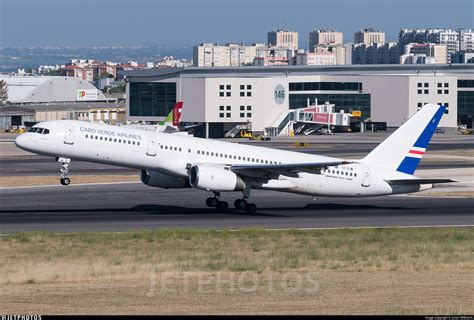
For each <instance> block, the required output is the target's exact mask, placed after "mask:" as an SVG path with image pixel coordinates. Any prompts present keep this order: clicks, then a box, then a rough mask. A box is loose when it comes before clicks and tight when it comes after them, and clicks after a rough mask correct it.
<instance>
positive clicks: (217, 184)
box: [188, 164, 245, 192]
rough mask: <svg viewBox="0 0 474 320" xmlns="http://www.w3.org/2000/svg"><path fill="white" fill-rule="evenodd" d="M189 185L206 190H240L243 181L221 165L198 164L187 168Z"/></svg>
mask: <svg viewBox="0 0 474 320" xmlns="http://www.w3.org/2000/svg"><path fill="white" fill-rule="evenodd" d="M188 177H189V184H190V185H191V187H193V188H196V189H201V190H206V191H217V192H219V191H242V190H244V188H245V183H244V181H243V180H242V179H241V178H240V177H239V176H238V175H236V174H235V173H233V172H232V171H230V170H229V168H226V167H225V166H222V165H213V164H209V165H208V164H205V165H203V164H199V165H194V166H192V167H191V169H189V176H188Z"/></svg>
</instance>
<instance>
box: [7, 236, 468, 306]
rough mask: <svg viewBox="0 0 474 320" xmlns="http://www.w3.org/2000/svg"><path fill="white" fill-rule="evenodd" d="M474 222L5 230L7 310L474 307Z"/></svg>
mask: <svg viewBox="0 0 474 320" xmlns="http://www.w3.org/2000/svg"><path fill="white" fill-rule="evenodd" d="M473 229H474V228H407V229H351V230H308V231H296V230H295V231H292V230H290V231H263V230H242V231H236V232H233V231H197V230H171V231H145V232H130V233H111V234H97V233H95V234H94V233H78V234H66V235H65V234H38V233H35V234H16V235H8V236H2V237H1V238H0V256H1V257H2V260H1V261H0V284H1V285H2V287H3V288H4V290H2V292H1V293H0V301H3V302H4V303H2V304H0V313H11V312H20V311H22V312H23V313H24V312H26V311H28V312H40V313H41V312H46V313H69V312H72V313H73V312H79V313H110V312H112V313H194V312H204V313H286V312H290V313H318V312H326V313H328V312H329V313H334V312H335V313H344V312H355V313H381V312H390V313H472V312H474V309H473V308H472V303H470V302H472V300H471V298H472V297H471V295H470V292H472V289H473V288H474V280H473V279H474V277H473V275H474V274H473V270H474V261H473V259H472V257H473V252H474V232H473V231H474V230H473ZM307 277H310V278H311V279H313V280H314V279H316V280H317V282H318V290H317V291H307V290H306V289H305V285H308V284H312V282H308V281H303V285H302V284H301V283H298V281H297V280H298V279H307ZM230 279H233V280H232V281H230ZM239 279H240V280H239ZM255 279H257V280H258V281H257V280H255ZM269 279H272V280H271V281H270V280H269ZM308 279H309V278H308ZM222 280H223V281H222ZM241 280H242V281H241ZM246 281H247V282H249V281H250V283H249V284H246ZM252 281H253V282H252ZM255 281H257V285H256V286H253V284H255ZM269 281H270V282H271V284H272V290H269ZM163 282H166V290H163V286H162V283H163ZM203 283H204V285H203ZM222 283H223V284H222ZM221 284H222V285H221ZM242 288H243V289H242ZM248 288H251V289H252V290H250V291H249V290H247V289H248ZM291 288H296V289H297V290H296V291H292V289H291ZM25 299H26V300H25ZM19 301H22V302H19ZM25 301H27V302H25ZM239 303H240V304H239ZM308 303H309V304H308ZM65 306H67V308H66V307H65ZM242 306H245V308H244V309H242Z"/></svg>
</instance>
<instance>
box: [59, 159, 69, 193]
mask: <svg viewBox="0 0 474 320" xmlns="http://www.w3.org/2000/svg"><path fill="white" fill-rule="evenodd" d="M58 162H60V163H62V166H61V169H59V172H61V179H60V180H59V181H60V182H61V184H62V185H63V186H68V185H69V184H70V183H71V179H70V178H69V163H70V162H71V159H68V158H59V159H58Z"/></svg>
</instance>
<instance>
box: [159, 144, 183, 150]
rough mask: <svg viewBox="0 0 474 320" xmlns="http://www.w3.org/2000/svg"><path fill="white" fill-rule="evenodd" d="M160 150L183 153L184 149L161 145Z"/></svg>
mask: <svg viewBox="0 0 474 320" xmlns="http://www.w3.org/2000/svg"><path fill="white" fill-rule="evenodd" d="M160 149H164V150H169V151H178V152H181V151H182V150H183V149H181V147H172V146H165V145H162V144H161V145H160Z"/></svg>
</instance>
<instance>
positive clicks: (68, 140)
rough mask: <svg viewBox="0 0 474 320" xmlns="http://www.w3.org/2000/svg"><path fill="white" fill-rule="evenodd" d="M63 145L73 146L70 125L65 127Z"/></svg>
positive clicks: (72, 130)
mask: <svg viewBox="0 0 474 320" xmlns="http://www.w3.org/2000/svg"><path fill="white" fill-rule="evenodd" d="M64 143H66V144H74V127H73V126H72V125H70V124H67V125H66V135H65V136H64Z"/></svg>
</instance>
